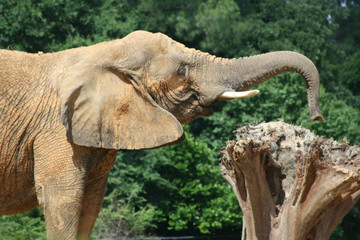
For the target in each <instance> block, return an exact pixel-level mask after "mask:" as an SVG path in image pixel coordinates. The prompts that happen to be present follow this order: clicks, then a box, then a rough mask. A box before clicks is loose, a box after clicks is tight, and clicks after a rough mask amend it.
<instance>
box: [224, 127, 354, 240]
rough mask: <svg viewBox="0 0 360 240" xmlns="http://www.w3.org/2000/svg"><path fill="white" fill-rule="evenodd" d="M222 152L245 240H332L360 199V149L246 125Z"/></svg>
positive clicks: (300, 132) (298, 131) (297, 131)
mask: <svg viewBox="0 0 360 240" xmlns="http://www.w3.org/2000/svg"><path fill="white" fill-rule="evenodd" d="M235 134H236V140H234V141H228V142H227V146H226V148H225V149H223V150H222V153H221V172H222V176H223V177H224V178H225V180H226V181H227V182H228V183H229V184H230V185H231V187H232V189H233V191H234V193H235V194H236V197H237V199H238V201H239V204H240V207H241V209H242V212H243V233H242V239H243V240H245V239H251V240H253V239H259V240H261V239H266V240H268V239H270V240H275V239H276V240H289V239H291V240H301V239H317V240H318V239H329V237H330V235H331V234H332V232H333V231H334V229H335V228H336V226H337V225H338V224H339V223H340V221H341V219H342V218H343V217H344V216H345V215H346V214H347V213H348V212H349V211H350V209H351V208H352V207H353V206H354V205H355V203H356V201H357V200H358V199H359V197H360V176H359V174H360V148H359V147H358V146H349V145H348V144H347V142H346V141H345V142H343V143H339V142H336V141H334V140H333V139H328V140H327V139H324V138H322V137H319V136H315V135H314V134H313V133H311V132H310V131H309V130H306V129H304V128H301V127H296V126H293V125H290V124H286V123H284V122H271V123H261V124H258V125H254V126H252V125H247V126H244V127H241V128H239V129H238V130H236V131H235Z"/></svg>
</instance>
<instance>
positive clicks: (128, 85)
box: [0, 31, 322, 239]
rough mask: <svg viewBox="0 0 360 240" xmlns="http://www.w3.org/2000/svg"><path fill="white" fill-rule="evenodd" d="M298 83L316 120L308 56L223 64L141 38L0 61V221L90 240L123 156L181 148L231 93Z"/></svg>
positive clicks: (8, 54)
mask: <svg viewBox="0 0 360 240" xmlns="http://www.w3.org/2000/svg"><path fill="white" fill-rule="evenodd" d="M284 71H296V72H298V73H300V74H301V75H302V76H303V77H304V79H305V81H306V83H307V88H308V102H309V109H310V118H311V119H312V120H322V117H321V114H320V111H319V76H318V72H317V70H316V68H315V66H314V65H313V64H312V62H311V61H310V60H308V59H307V58H306V57H304V56H303V55H300V54H297V53H293V52H274V53H268V54H263V55H259V56H253V57H249V58H241V59H222V58H217V57H214V56H211V55H209V54H206V53H202V52H200V51H196V50H194V49H188V48H186V47H185V46H183V45H181V44H179V43H177V42H175V41H173V40H171V39H170V38H168V37H167V36H165V35H163V34H160V33H157V34H152V33H148V32H144V31H137V32H134V33H131V34H129V35H128V36H126V37H125V38H123V39H120V40H115V41H111V42H104V43H100V44H97V45H94V46H90V47H83V48H76V49H71V50H67V51H62V52H58V53H49V54H42V53H39V54H27V53H22V52H16V51H7V50H1V51H0V86H1V87H0V124H1V125H0V126H1V127H0V214H14V213H19V212H23V211H27V210H29V209H31V208H33V207H35V206H37V205H40V206H41V208H42V209H43V212H44V215H45V220H46V226H47V235H48V238H49V239H75V238H79V239H80V238H81V239H87V238H88V237H89V235H90V233H91V230H92V228H93V225H94V222H95V220H96V217H97V215H98V212H99V210H100V207H101V203H102V200H103V197H104V192H105V186H106V181H107V176H108V172H109V170H110V169H111V167H112V166H113V164H114V161H115V156H116V153H117V150H118V149H144V148H155V147H160V146H163V145H168V144H173V143H176V142H178V141H180V140H182V139H183V129H182V127H181V124H186V123H189V122H191V121H192V120H194V119H195V118H198V117H201V116H207V115H210V114H211V113H212V110H211V105H212V104H213V103H214V102H215V101H217V99H218V97H219V95H221V94H222V93H224V92H226V91H235V90H236V91H240V90H247V89H250V88H251V87H253V86H255V85H257V84H259V83H261V82H263V81H265V80H267V79H269V78H271V77H273V76H275V75H277V74H280V73H282V72H284Z"/></svg>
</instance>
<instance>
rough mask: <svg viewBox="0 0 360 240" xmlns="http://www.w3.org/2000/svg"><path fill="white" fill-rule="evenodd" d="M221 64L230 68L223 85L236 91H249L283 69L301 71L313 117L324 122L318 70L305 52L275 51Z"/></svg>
mask: <svg viewBox="0 0 360 240" xmlns="http://www.w3.org/2000/svg"><path fill="white" fill-rule="evenodd" d="M224 63H225V64H224ZM221 65H223V66H224V65H225V66H226V68H227V71H226V72H227V74H226V75H225V77H224V78H222V81H223V82H222V84H224V85H227V86H229V87H230V88H231V89H233V90H236V91H244V90H248V89H250V88H252V87H254V86H256V85H258V84H260V83H262V82H264V81H266V80H268V79H270V78H272V77H274V76H276V75H279V74H280V73H283V72H288V71H294V72H297V73H299V74H300V75H301V76H302V77H303V78H304V79H305V81H306V88H307V94H308V104H309V112H310V119H311V120H312V121H323V117H322V116H321V113H320V109H319V89H320V80H319V73H318V71H317V69H316V67H315V65H314V64H313V63H312V62H311V61H310V60H309V59H308V58H307V57H305V56H304V55H301V54H299V53H295V52H288V51H282V52H272V53H266V54H261V55H255V56H251V57H245V58H239V59H231V60H229V61H226V62H223V61H221Z"/></svg>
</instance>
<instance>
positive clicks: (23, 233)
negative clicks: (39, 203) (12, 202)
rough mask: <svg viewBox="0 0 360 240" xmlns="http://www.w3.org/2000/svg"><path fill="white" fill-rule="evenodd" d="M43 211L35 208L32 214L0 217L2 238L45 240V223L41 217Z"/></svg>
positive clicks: (5, 239) (0, 236)
mask: <svg viewBox="0 0 360 240" xmlns="http://www.w3.org/2000/svg"><path fill="white" fill-rule="evenodd" d="M40 214H41V211H40V209H39V208H35V209H33V210H32V211H30V212H27V213H23V214H17V215H7V216H0V238H1V239H3V240H23V239H34V240H45V239H46V230H45V222H44V221H43V219H42V218H41V217H40V216H39V215H40Z"/></svg>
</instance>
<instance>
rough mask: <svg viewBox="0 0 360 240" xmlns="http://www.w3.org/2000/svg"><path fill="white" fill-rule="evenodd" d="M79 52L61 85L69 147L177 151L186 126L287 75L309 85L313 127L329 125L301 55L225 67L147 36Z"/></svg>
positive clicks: (312, 71)
mask: <svg viewBox="0 0 360 240" xmlns="http://www.w3.org/2000/svg"><path fill="white" fill-rule="evenodd" d="M79 51H80V50H79ZM81 51H82V52H83V56H81V57H79V60H78V61H77V62H76V63H75V64H74V65H72V66H70V67H68V68H67V70H66V74H65V76H64V78H63V79H62V80H60V81H59V83H58V94H59V101H60V118H61V121H62V123H63V124H64V125H65V126H66V129H67V136H68V139H69V141H71V142H73V143H75V144H78V145H84V146H89V147H98V148H109V149H144V148H155V147H159V146H163V145H168V144H173V143H175V142H177V141H179V140H181V139H182V138H183V135H184V134H183V129H182V126H181V124H186V123H189V122H191V121H192V120H194V119H196V118H198V117H201V116H207V115H210V114H212V109H211V105H212V104H213V103H214V102H216V101H218V100H228V99H232V98H241V97H247V96H251V95H254V94H256V93H257V91H256V90H255V91H247V90H249V89H250V88H252V87H254V86H256V85H257V84H260V83H262V82H263V81H265V80H267V79H269V78H271V77H273V76H275V75H278V74H280V73H282V72H285V71H295V72H298V73H299V74H301V75H302V76H303V77H304V79H305V81H306V86H307V94H308V104H309V110H310V119H311V120H318V121H322V120H323V118H322V116H321V113H320V110H319V75H318V72H317V69H316V67H315V66H314V64H313V63H312V62H311V61H310V60H309V59H308V58H306V57H305V56H303V55H301V54H298V53H294V52H285V51H284V52H273V53H267V54H262V55H256V56H252V57H246V58H239V59H224V58H219V57H215V56H212V55H210V54H207V53H203V52H201V51H198V50H195V49H189V48H186V47H185V46H184V45H182V44H180V43H178V42H176V41H174V40H172V39H170V38H169V37H167V36H166V35H163V34H161V33H156V34H153V33H149V32H144V31H136V32H133V33H131V34H129V35H128V36H126V37H125V38H123V39H120V40H115V41H111V42H104V43H100V44H97V45H94V46H90V47H87V48H82V50H81ZM241 91H246V92H241Z"/></svg>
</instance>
